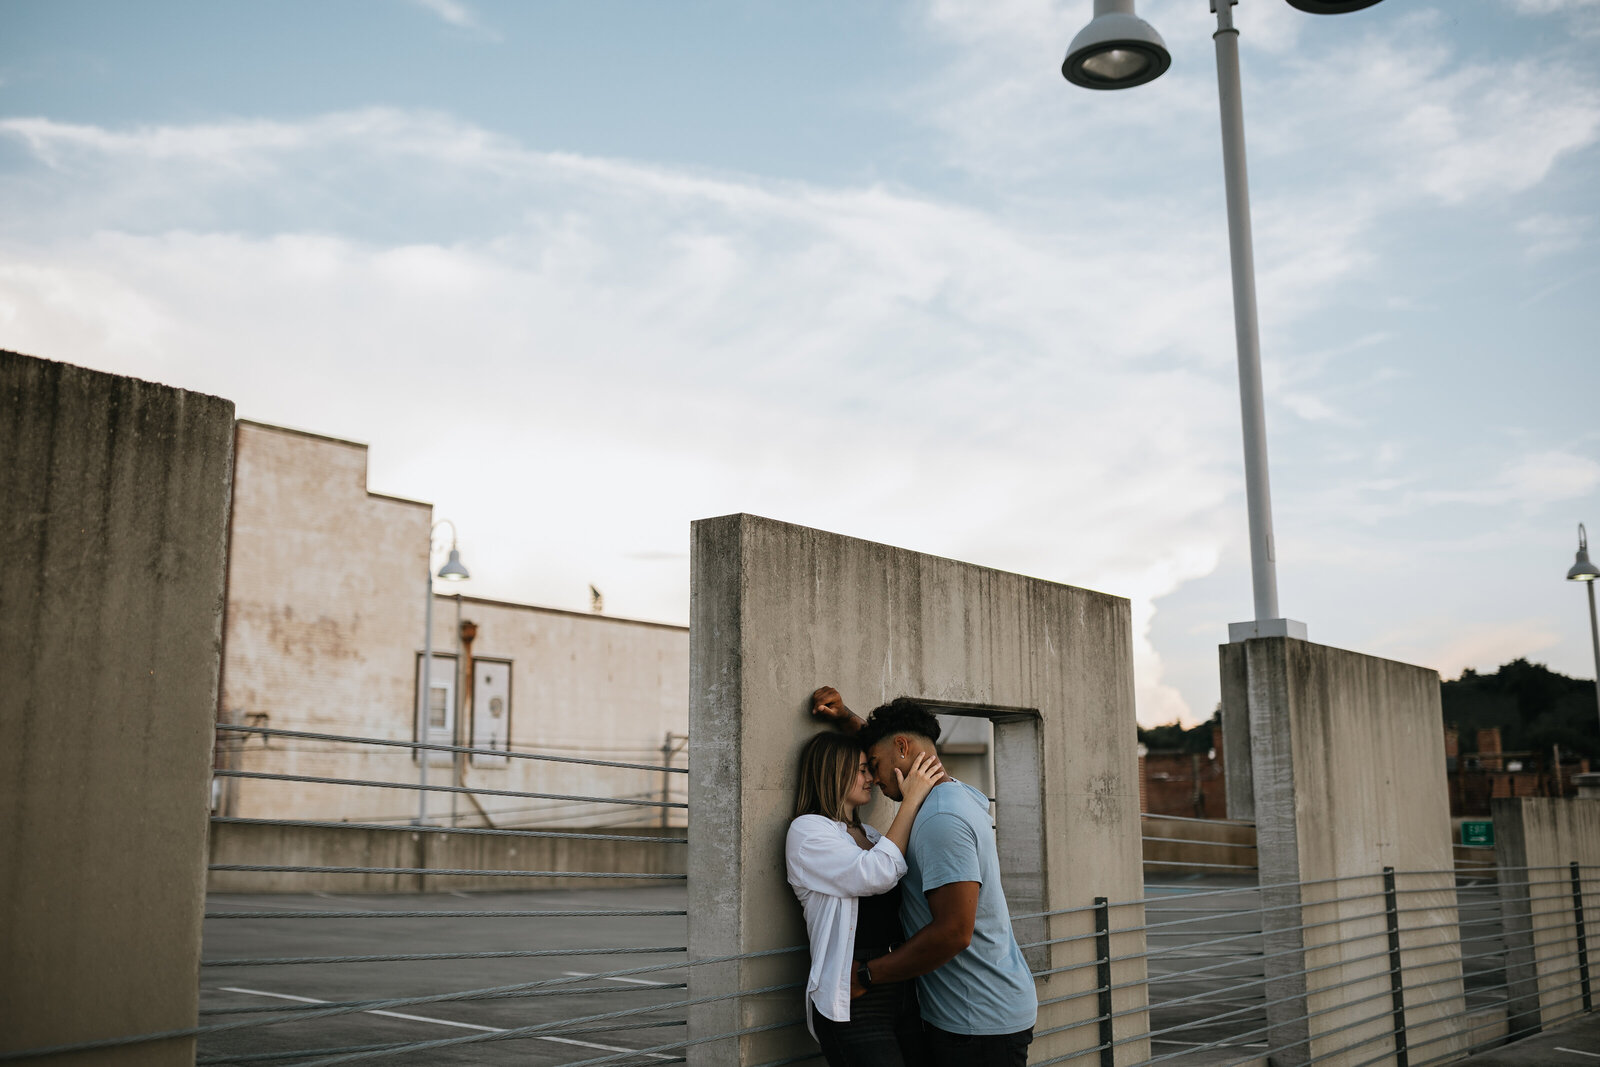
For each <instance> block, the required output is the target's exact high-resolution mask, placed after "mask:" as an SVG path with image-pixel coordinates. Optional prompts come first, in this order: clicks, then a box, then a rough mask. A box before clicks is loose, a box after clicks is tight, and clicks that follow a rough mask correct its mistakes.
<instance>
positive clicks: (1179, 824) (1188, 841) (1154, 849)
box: [1142, 813, 1256, 879]
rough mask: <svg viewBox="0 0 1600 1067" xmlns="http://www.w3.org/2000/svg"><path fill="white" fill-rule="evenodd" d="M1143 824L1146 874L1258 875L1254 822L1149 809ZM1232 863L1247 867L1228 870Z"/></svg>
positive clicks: (1251, 876)
mask: <svg viewBox="0 0 1600 1067" xmlns="http://www.w3.org/2000/svg"><path fill="white" fill-rule="evenodd" d="M1142 825H1143V829H1144V842H1143V844H1144V873H1145V876H1146V877H1150V876H1151V875H1161V876H1169V875H1170V876H1179V875H1192V874H1196V873H1201V874H1206V875H1237V876H1238V877H1241V878H1251V879H1253V878H1254V877H1255V871H1254V869H1253V868H1254V867H1255V864H1256V827H1255V824H1254V823H1248V822H1230V821H1228V820H1225V819H1184V818H1172V817H1170V816H1166V817H1163V816H1160V815H1151V814H1149V813H1146V814H1145V815H1144V817H1143V819H1142ZM1228 867H1243V868H1246V869H1244V870H1241V871H1229V870H1226V868H1228Z"/></svg>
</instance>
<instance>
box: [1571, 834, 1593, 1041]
mask: <svg viewBox="0 0 1600 1067" xmlns="http://www.w3.org/2000/svg"><path fill="white" fill-rule="evenodd" d="M1569 869H1570V870H1571V871H1572V921H1573V924H1574V925H1575V926H1576V927H1577V933H1578V980H1579V981H1580V982H1581V983H1582V984H1583V1010H1584V1011H1594V996H1593V994H1592V993H1591V992H1590V990H1589V939H1588V938H1587V937H1586V936H1585V935H1584V931H1583V874H1582V872H1581V871H1580V869H1579V867H1578V861H1577V860H1573V861H1572V864H1571V867H1570V868H1569Z"/></svg>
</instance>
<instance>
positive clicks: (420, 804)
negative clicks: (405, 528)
mask: <svg viewBox="0 0 1600 1067" xmlns="http://www.w3.org/2000/svg"><path fill="white" fill-rule="evenodd" d="M424 563H425V565H426V566H427V578H428V586H427V589H428V599H427V600H425V601H424V602H423V603H424V607H423V609H422V619H423V622H422V691H421V692H420V693H418V694H417V707H418V714H419V719H418V722H419V723H420V725H419V726H418V727H417V740H418V741H421V742H422V743H423V744H425V745H426V744H428V743H429V742H430V741H432V740H433V738H432V737H431V734H432V733H433V731H432V729H431V726H432V722H431V720H432V718H433V699H432V697H433V531H431V530H430V531H428V558H427V559H426V560H425V561H424ZM417 784H418V785H420V786H421V787H422V788H421V789H418V790H417V825H418V826H426V825H428V750H427V749H425V748H419V749H417ZM424 836H426V835H424Z"/></svg>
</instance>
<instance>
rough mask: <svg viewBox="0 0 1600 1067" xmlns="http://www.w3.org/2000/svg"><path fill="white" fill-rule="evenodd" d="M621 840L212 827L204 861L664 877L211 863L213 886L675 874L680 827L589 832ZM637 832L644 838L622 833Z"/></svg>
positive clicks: (508, 885)
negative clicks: (353, 870) (218, 867)
mask: <svg viewBox="0 0 1600 1067" xmlns="http://www.w3.org/2000/svg"><path fill="white" fill-rule="evenodd" d="M584 833H586V834H598V835H606V836H615V837H616V838H618V840H592V839H589V838H572V837H532V836H528V837H519V836H490V835H487V834H475V833H443V832H437V831H430V832H422V831H418V830H415V829H412V828H411V827H405V826H397V827H394V828H392V829H390V828H382V829H368V828H365V827H359V826H349V827H334V826H267V825H262V824H260V823H230V822H221V823H218V824H216V825H214V826H213V827H212V828H211V843H210V851H211V862H212V863H213V864H222V865H227V866H247V867H249V866H261V865H273V866H286V867H374V868H387V869H391V870H394V869H427V870H457V871H461V870H472V871H564V872H565V871H594V872H596V873H602V874H606V873H609V874H617V873H627V874H643V875H673V876H676V877H675V878H672V879H662V878H639V879H633V878H565V877H560V878H538V877H531V876H527V875H516V876H507V875H492V874H491V875H436V874H429V875H419V874H329V873H307V872H300V871H212V872H211V878H210V882H209V885H208V889H209V890H210V891H211V892H213V893H310V892H326V893H421V892H425V893H443V892H448V891H452V890H469V889H471V890H488V891H497V892H511V891H520V890H532V889H619V888H624V887H629V886H652V885H662V884H671V883H672V882H673V881H681V878H682V876H683V874H684V872H685V866H684V864H685V860H686V858H687V848H686V846H685V845H684V844H683V843H682V842H683V830H682V829H681V828H680V829H673V830H656V829H652V828H650V827H633V828H629V829H627V830H616V831H607V830H586V831H584ZM626 838H643V839H644V840H626Z"/></svg>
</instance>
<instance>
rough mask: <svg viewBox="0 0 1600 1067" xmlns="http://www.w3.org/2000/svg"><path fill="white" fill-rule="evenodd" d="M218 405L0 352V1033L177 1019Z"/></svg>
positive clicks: (156, 1028)
mask: <svg viewBox="0 0 1600 1067" xmlns="http://www.w3.org/2000/svg"><path fill="white" fill-rule="evenodd" d="M232 426H233V404H232V403H231V402H230V401H226V400H220V399H218V398H217V397H212V396H204V395H202V394H199V393H189V392H184V391H183V390H179V389H172V388H169V387H167V386H162V385H153V384H151V383H149V382H142V381H138V380H136V379H133V378H121V377H117V376H115V375H110V374H100V373H97V372H95V371H89V370H84V369H82V368H80V367H72V366H68V365H66V364H63V363H53V362H50V361H48V360H42V359H34V358H31V357H28V356H22V355H18V354H16V353H12V352H0V457H3V459H0V502H3V503H0V545H3V546H4V558H5V566H4V567H3V568H0V648H3V649H4V652H3V656H4V660H3V663H4V678H5V684H4V685H3V686H0V732H3V737H4V740H3V741H0V1051H17V1050H21V1049H29V1048H38V1047H41V1046H49V1045H58V1044H75V1043H79V1042H85V1041H92V1040H98V1039H103V1038H116V1037H123V1036H128V1035H133V1034H145V1033H154V1032H160V1031H171V1030H180V1029H182V1028H185V1027H190V1026H193V1025H194V1020H195V1011H196V1008H197V989H196V983H195V976H196V974H197V972H198V970H199V962H200V921H201V914H202V911H203V906H204V896H203V894H204V890H205V845H206V819H205V809H206V789H207V782H208V779H209V777H210V774H209V771H210V768H209V763H210V759H211V742H212V714H213V710H214V709H215V707H216V695H217V666H218V655H219V649H218V642H219V639H220V636H221V618H220V616H221V610H222V582H223V558H224V545H225V534H226V528H227V527H226V521H227V510H228V480H229V477H230V475H231V472H232V464H231V462H230V455H229V453H230V450H231V447H232ZM35 1062H44V1061H35ZM48 1062H50V1063H52V1064H62V1065H81V1064H91V1063H94V1064H102V1063H113V1062H114V1063H117V1064H128V1065H146V1064H150V1065H154V1064H162V1065H166V1064H172V1065H177V1064H192V1063H194V1039H193V1038H172V1039H168V1040H164V1041H152V1042H148V1043H144V1044H140V1045H136V1046H131V1047H121V1048H115V1049H108V1050H101V1051H98V1052H89V1053H80V1054H71V1055H61V1056H54V1057H50V1058H49V1060H48Z"/></svg>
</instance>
